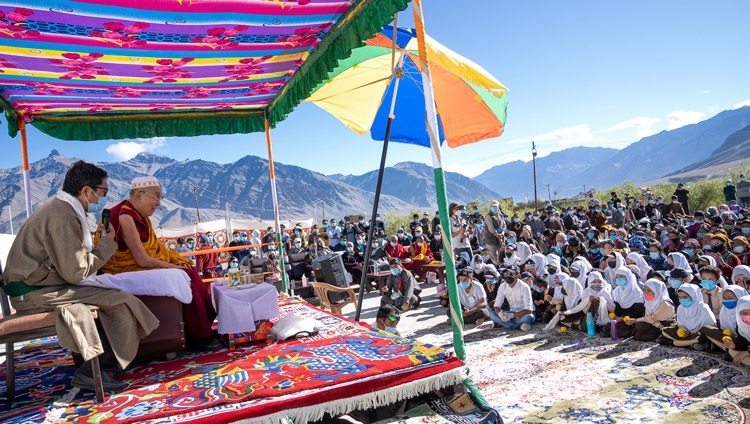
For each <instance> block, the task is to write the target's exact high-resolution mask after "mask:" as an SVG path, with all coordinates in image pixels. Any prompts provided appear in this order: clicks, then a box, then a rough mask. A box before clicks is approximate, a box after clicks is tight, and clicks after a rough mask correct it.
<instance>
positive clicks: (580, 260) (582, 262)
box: [569, 256, 591, 288]
mask: <svg viewBox="0 0 750 424" xmlns="http://www.w3.org/2000/svg"><path fill="white" fill-rule="evenodd" d="M569 269H570V275H571V277H573V278H575V279H576V280H578V282H579V283H581V287H583V288H586V287H588V286H587V285H586V280H587V277H588V275H589V272H591V264H590V263H589V261H588V260H586V258H584V257H582V256H576V257H575V259H574V260H573V263H571V264H570V268H569Z"/></svg>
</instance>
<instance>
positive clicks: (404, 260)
mask: <svg viewBox="0 0 750 424" xmlns="http://www.w3.org/2000/svg"><path fill="white" fill-rule="evenodd" d="M383 251H384V252H385V254H386V256H388V260H391V259H393V258H397V259H401V267H403V268H405V269H407V270H409V271H412V270H414V263H413V262H412V261H411V254H410V253H409V251H408V250H407V249H406V248H404V246H402V245H401V244H400V243H399V242H398V237H396V236H391V238H390V239H389V241H388V244H386V245H385V248H384V249H383Z"/></svg>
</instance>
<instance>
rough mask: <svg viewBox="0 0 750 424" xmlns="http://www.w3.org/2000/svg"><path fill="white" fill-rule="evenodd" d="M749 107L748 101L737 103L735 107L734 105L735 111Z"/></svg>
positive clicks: (749, 100)
mask: <svg viewBox="0 0 750 424" xmlns="http://www.w3.org/2000/svg"><path fill="white" fill-rule="evenodd" d="M745 106H750V99H747V100H745V101H744V102H739V103H737V104H736V105H734V108H735V109H739V108H741V107H745Z"/></svg>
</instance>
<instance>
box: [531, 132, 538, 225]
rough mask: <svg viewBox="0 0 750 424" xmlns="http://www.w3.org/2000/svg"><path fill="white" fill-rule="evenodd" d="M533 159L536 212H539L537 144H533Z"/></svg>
mask: <svg viewBox="0 0 750 424" xmlns="http://www.w3.org/2000/svg"><path fill="white" fill-rule="evenodd" d="M531 157H532V161H533V166H534V210H535V211H538V210H539V197H537V193H536V142H534V141H532V142H531Z"/></svg>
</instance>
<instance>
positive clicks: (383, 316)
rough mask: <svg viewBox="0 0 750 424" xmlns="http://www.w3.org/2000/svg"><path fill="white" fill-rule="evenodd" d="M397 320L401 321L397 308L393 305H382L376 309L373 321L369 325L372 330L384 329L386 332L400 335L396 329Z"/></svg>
mask: <svg viewBox="0 0 750 424" xmlns="http://www.w3.org/2000/svg"><path fill="white" fill-rule="evenodd" d="M399 321H401V313H400V312H399V310H398V309H397V308H396V307H395V306H393V305H383V306H381V307H380V308H379V309H378V313H377V315H376V317H375V323H374V324H373V325H372V326H370V327H371V328H372V329H373V330H380V331H385V332H386V333H390V334H393V335H396V336H400V335H401V334H400V333H399V332H398V330H397V329H396V327H397V326H398V323H399Z"/></svg>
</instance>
